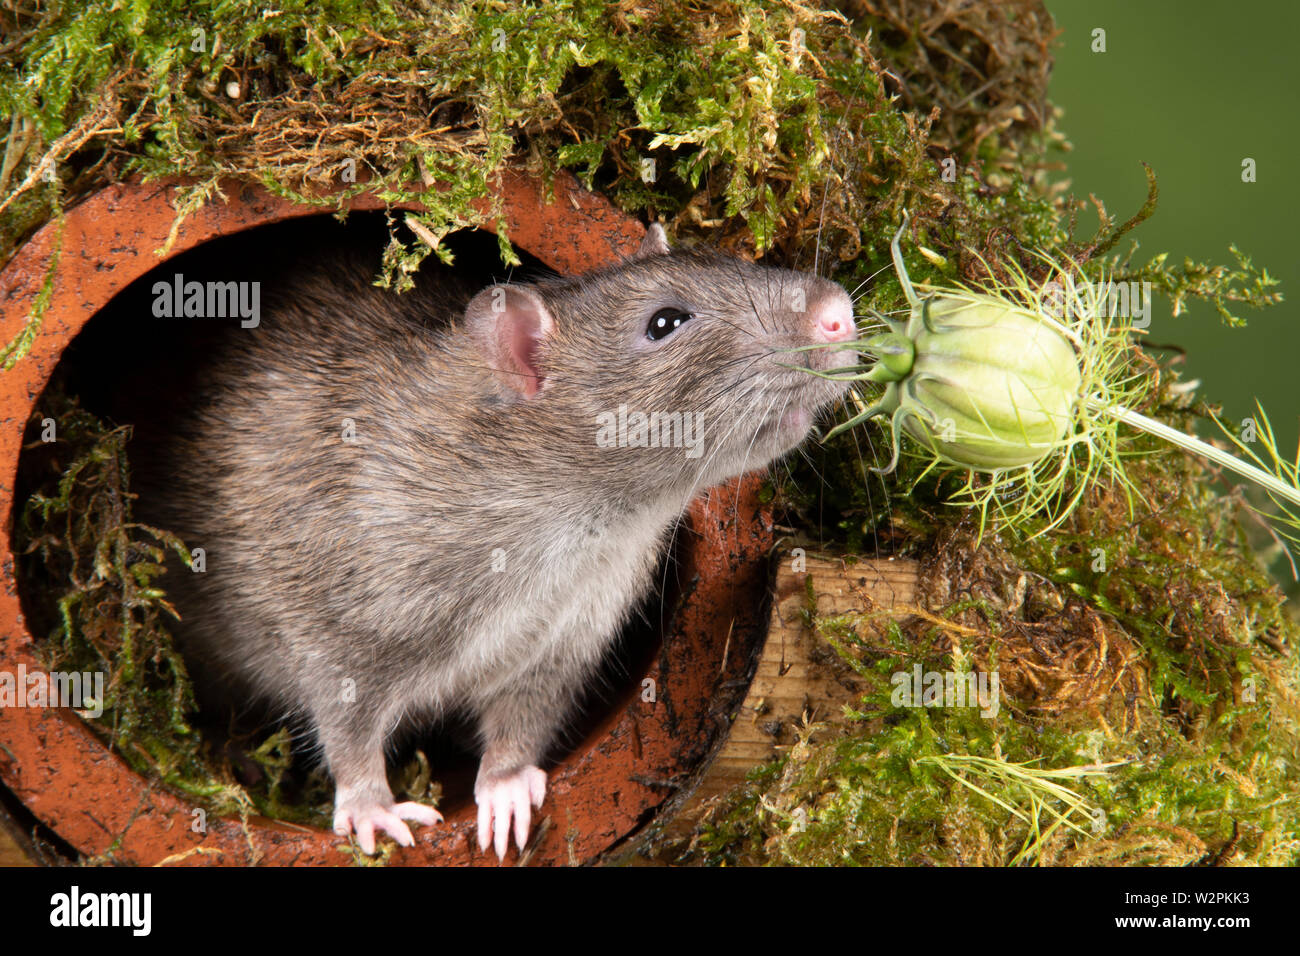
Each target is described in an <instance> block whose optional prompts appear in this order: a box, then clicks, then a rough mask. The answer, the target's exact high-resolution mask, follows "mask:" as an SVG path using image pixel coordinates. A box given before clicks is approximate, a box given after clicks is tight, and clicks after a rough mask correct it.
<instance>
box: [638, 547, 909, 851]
mask: <svg viewBox="0 0 1300 956" xmlns="http://www.w3.org/2000/svg"><path fill="white" fill-rule="evenodd" d="M918 572H919V564H918V563H917V562H916V561H912V560H908V559H889V560H869V561H858V562H856V563H852V564H850V563H848V562H846V561H845V560H844V559H843V558H831V557H824V556H818V555H811V554H809V555H807V556H806V557H804V558H803V559H802V561H801V562H800V561H796V560H795V556H792V555H791V554H790V553H786V554H783V555H782V557H781V561H780V565H779V568H778V570H777V573H776V581H775V586H774V588H775V589H774V594H773V598H772V614H771V619H770V623H769V629H768V635H767V640H766V641H765V643H764V645H763V647H762V649H761V651H760V652H759V656H758V663H757V666H756V669H755V672H754V679H753V681H752V683H751V684H750V687H749V693H748V694H747V695H746V697H745V700H744V703H743V704H742V705H741V707H740V710H739V711H738V712H737V714H736V717H735V720H734V721H733V722H732V725H731V729H730V731H729V732H728V735H727V739H726V740H725V741H724V742H723V744H722V746H721V747H720V748H719V749H718V750H717V752H716V753H715V756H714V757H713V759H712V761H711V762H710V763H709V764H708V766H707V767H706V768H705V769H704V771H703V772H702V773H701V775H700V778H699V784H698V785H697V786H696V788H695V790H694V792H693V793H692V794H691V795H690V796H689V797H688V798H686V799H685V800H684V801H683V802H682V803H681V804H679V806H680V809H679V810H677V811H676V813H675V814H674V815H673V818H672V820H671V821H670V822H669V823H668V824H667V825H666V826H665V827H664V829H663V831H662V834H663V836H664V837H666V838H667V839H668V841H670V842H671V841H672V840H674V839H681V838H685V837H687V836H688V835H689V833H690V831H691V829H692V828H693V827H694V825H695V823H696V821H697V819H698V818H699V815H700V812H701V811H702V810H703V809H704V808H705V804H706V803H707V802H708V801H709V800H711V799H712V798H713V797H716V796H718V795H719V794H722V793H725V792H726V791H728V790H730V789H731V788H732V787H734V786H736V785H737V784H739V783H740V782H741V781H743V780H744V779H745V775H746V774H748V773H749V771H750V770H752V769H753V768H755V767H757V766H759V765H760V764H762V763H764V762H766V761H768V760H771V759H772V758H773V757H776V756H778V755H779V754H781V752H782V751H783V750H785V749H788V748H789V747H790V745H791V744H793V743H794V741H795V740H796V739H797V737H796V728H798V727H801V726H802V724H803V720H804V717H805V715H806V716H807V718H808V720H809V721H810V722H815V721H821V722H824V723H825V724H826V728H825V729H824V730H823V731H821V732H820V733H821V734H822V735H823V736H824V735H825V734H828V733H836V732H839V731H840V730H841V729H842V727H843V724H844V721H843V717H842V713H843V707H844V706H845V705H846V704H847V705H851V706H856V705H857V703H858V701H859V697H860V695H861V693H862V690H863V687H862V681H861V679H860V678H859V677H858V676H857V674H856V673H855V672H854V671H853V670H852V668H850V667H849V666H848V665H847V664H846V663H845V662H844V661H843V660H842V659H841V658H840V656H839V654H838V653H837V652H836V651H835V649H834V648H833V647H832V646H831V645H830V644H829V642H827V641H826V640H825V638H822V637H820V636H818V635H817V634H816V632H815V631H814V630H813V628H812V627H811V624H810V622H811V618H812V615H810V613H809V612H814V613H815V615H816V616H817V617H827V616H834V615H837V614H847V613H854V612H856V613H863V612H867V611H889V610H890V609H893V608H898V609H899V616H900V617H903V616H906V615H907V614H908V610H905V609H909V608H912V607H915V605H916V591H917V576H918ZM813 739H814V740H815V739H817V737H816V736H814V737H813Z"/></svg>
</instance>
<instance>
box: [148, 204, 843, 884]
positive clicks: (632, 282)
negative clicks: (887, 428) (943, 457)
mask: <svg viewBox="0 0 1300 956" xmlns="http://www.w3.org/2000/svg"><path fill="white" fill-rule="evenodd" d="M425 273H429V274H428V275H425ZM420 274H421V277H422V280H421V282H420V283H419V284H417V288H416V289H415V290H412V291H409V292H406V293H403V294H400V295H399V294H396V293H393V292H390V291H386V290H383V289H380V288H377V287H375V286H374V285H373V283H372V281H371V280H372V278H373V267H371V266H368V265H364V264H360V263H358V262H356V261H353V260H350V259H348V258H347V257H346V256H343V255H340V256H338V257H336V258H330V257H326V258H325V259H324V260H322V261H318V262H316V263H315V264H314V265H312V266H310V267H303V268H299V269H296V270H294V271H292V272H291V274H289V275H286V276H284V277H282V278H281V279H280V280H277V281H276V282H274V283H270V284H268V285H269V286H270V287H269V288H266V289H263V292H262V295H263V305H262V309H261V315H260V318H259V321H258V322H257V324H256V326H255V327H246V328H242V329H237V330H232V331H233V333H234V334H232V335H231V336H229V340H228V343H227V344H226V345H225V346H224V347H223V348H222V349H221V350H219V351H217V352H215V353H214V355H213V360H212V361H211V362H209V363H207V365H206V366H205V369H204V371H203V373H202V375H201V377H200V378H199V380H198V381H197V382H196V383H195V385H194V388H193V391H192V393H191V394H190V395H189V396H188V397H187V399H186V400H185V402H184V405H185V407H184V408H183V409H181V410H180V412H179V418H180V421H181V424H180V425H179V426H178V427H177V428H176V429H175V431H174V433H173V434H170V435H169V436H168V438H167V441H166V443H165V446H164V451H163V452H162V453H161V454H160V457H159V458H158V459H157V461H156V462H155V463H154V465H153V468H152V475H151V474H150V469H149V468H148V467H145V468H144V469H142V471H141V474H140V481H139V482H138V490H140V495H139V506H140V509H141V512H142V514H143V516H144V517H145V518H147V520H148V521H149V522H150V523H152V524H156V525H159V526H162V527H165V528H168V529H169V530H171V531H174V532H176V533H177V534H178V535H179V536H180V537H181V539H182V540H183V541H185V543H186V545H187V546H188V547H191V548H202V549H203V572H202V573H193V574H191V573H188V572H182V573H181V574H180V575H179V580H178V581H176V582H175V584H174V585H172V586H169V588H168V592H169V597H170V598H171V599H172V600H173V602H174V604H175V606H176V608H177V610H178V611H179V613H180V617H181V620H180V623H179V624H178V625H177V635H176V636H177V641H178V644H179V646H180V648H181V650H182V652H183V653H184V655H185V657H186V660H187V663H188V666H189V669H190V673H191V674H192V675H193V676H194V680H195V683H196V686H198V687H199V688H200V689H201V690H202V692H203V693H202V694H201V699H202V698H203V696H204V695H209V694H213V693H216V694H220V695H224V696H225V697H226V698H228V699H230V700H240V699H244V700H251V699H257V700H261V701H264V702H266V703H268V704H269V705H271V706H272V707H273V708H274V709H275V710H276V712H278V713H279V714H280V715H282V716H284V717H285V718H291V719H295V720H299V721H302V722H305V723H306V724H307V725H308V726H309V727H310V728H311V730H312V732H313V735H314V737H313V739H314V741H315V744H316V747H317V748H318V751H319V754H320V756H321V757H322V758H323V762H324V764H325V766H326V767H327V769H328V771H329V773H330V774H331V776H332V778H333V781H334V785H335V800H334V816H333V826H334V830H335V832H336V833H338V834H340V835H342V836H350V835H352V834H355V837H356V841H357V844H358V845H359V846H360V848H361V849H362V850H363V851H364V852H365V853H367V854H371V853H373V852H375V845H376V844H375V840H376V834H377V833H386V834H387V835H388V836H389V837H391V838H392V839H394V840H395V841H396V842H397V843H399V844H401V845H403V846H411V845H413V842H414V840H413V837H412V833H411V829H410V827H409V826H408V823H416V824H422V825H432V824H435V823H437V822H439V821H440V820H441V816H440V814H439V813H438V812H437V811H436V810H434V809H433V808H431V807H428V806H425V805H423V804H420V803H416V802H396V801H395V799H394V796H393V794H392V792H391V790H390V788H389V785H388V782H387V777H386V774H385V747H386V743H387V742H388V741H389V740H390V739H391V738H392V736H393V734H394V732H395V731H396V729H397V728H398V727H399V725H402V724H404V723H406V722H408V721H412V720H416V721H418V720H420V719H428V718H435V717H438V716H442V715H447V714H451V713H466V714H469V715H470V716H471V718H472V722H473V724H474V725H475V726H476V728H477V734H478V738H479V744H480V746H481V753H482V756H481V759H480V762H479V769H478V772H477V777H476V780H475V784H474V798H475V801H476V803H477V807H478V843H479V847H480V851H482V852H486V851H487V849H488V847H489V845H491V846H492V848H493V849H494V850H495V852H496V855H497V856H498V858H502V859H503V858H504V856H505V854H506V853H507V850H508V847H509V841H510V836H511V834H512V832H513V836H514V840H515V844H516V845H517V846H518V848H519V849H520V850H522V849H523V847H524V845H525V842H526V840H527V837H528V832H529V828H530V825H531V820H532V812H533V810H534V809H536V808H540V807H541V806H542V805H543V801H544V799H545V794H546V782H547V778H546V774H545V772H544V771H543V770H542V769H541V768H540V764H541V763H542V762H543V758H544V756H545V754H546V753H547V750H548V748H549V747H550V746H551V745H552V744H553V742H554V741H555V739H556V738H557V736H558V735H559V733H560V731H561V730H562V729H563V727H564V725H565V720H566V717H567V716H568V715H569V713H570V710H571V709H572V708H573V706H574V703H575V701H576V700H577V699H578V697H579V695H580V693H581V692H582V691H583V689H584V686H585V682H586V681H587V680H588V679H589V677H590V676H591V675H592V674H593V673H594V672H595V670H596V669H597V667H598V665H599V664H600V663H601V661H602V658H603V656H604V655H605V653H606V651H607V650H608V649H609V648H610V647H611V646H612V645H613V644H614V643H615V641H616V638H617V637H618V635H619V633H620V630H621V629H622V627H623V625H624V624H625V622H626V621H627V620H628V619H629V616H630V615H631V613H632V611H633V610H634V608H635V607H636V606H637V604H638V602H639V601H640V600H642V599H643V597H644V596H645V595H647V594H648V593H650V591H651V589H652V586H653V579H654V572H655V570H656V568H657V567H658V565H659V562H660V559H661V558H662V556H663V554H664V553H665V551H666V549H667V546H668V544H669V541H670V538H671V535H672V532H673V529H674V528H675V526H676V524H677V522H678V521H679V520H680V518H681V517H682V515H683V513H684V511H685V509H686V508H687V506H688V505H689V504H690V502H691V501H692V500H693V499H694V498H696V497H697V496H699V495H700V494H702V493H703V492H704V491H705V490H706V489H708V488H710V487H712V486H715V485H718V484H720V483H722V482H724V481H726V480H728V479H731V478H733V477H735V476H738V475H741V474H744V473H746V472H749V471H754V470H758V469H762V468H765V467H767V466H768V465H770V464H772V463H773V462H774V461H776V460H778V459H779V458H780V457H781V456H783V455H785V454H786V453H788V452H790V451H792V450H793V449H795V448H796V447H797V446H798V445H799V444H800V443H801V442H803V441H804V439H805V438H806V437H807V436H808V435H809V434H810V431H811V430H812V429H813V426H814V424H815V421H816V419H817V418H818V416H819V414H821V413H823V412H825V411H827V410H828V409H829V408H831V406H833V405H835V404H836V403H837V402H839V401H840V400H842V398H843V396H844V394H845V392H846V391H847V389H848V387H849V384H848V381H847V380H846V379H844V378H838V379H837V378H836V377H835V373H836V370H847V369H848V368H849V367H851V366H853V365H855V364H856V360H857V356H856V353H855V352H854V351H853V350H852V348H851V343H852V342H853V340H854V337H855V334H856V332H855V323H854V316H853V305H852V301H851V300H850V298H849V296H848V294H847V293H846V292H845V291H844V289H843V288H842V287H840V286H839V285H838V284H836V283H835V282H832V281H830V280H828V279H823V278H820V277H818V276H815V275H811V274H806V273H801V272H797V271H792V270H788V269H780V268H774V267H768V266H763V265H758V264H755V263H753V262H749V261H747V260H744V259H740V258H737V257H733V256H730V255H727V254H725V253H722V252H719V251H716V250H710V249H705V248H685V247H678V248H670V247H669V244H668V241H667V237H666V235H665V232H664V230H663V227H662V226H660V225H658V224H655V225H652V226H651V227H650V228H649V230H648V231H647V233H646V235H645V238H644V241H643V242H642V244H641V246H640V248H639V250H638V251H637V252H636V253H635V254H634V255H632V256H631V257H629V258H627V259H625V260H623V261H621V262H619V263H617V264H615V265H612V266H608V267H605V268H601V269H597V270H595V271H592V272H587V273H584V274H582V275H579V276H568V277H566V276H557V275H549V276H543V277H540V278H537V279H536V280H534V281H528V282H504V283H495V284H493V285H490V286H488V287H486V288H476V287H475V285H474V284H472V283H470V282H468V281H467V280H466V279H465V278H464V277H463V276H461V275H459V274H458V272H457V270H456V269H455V268H454V267H448V266H443V265H441V264H440V263H439V264H433V265H429V264H426V265H425V266H424V267H422V269H421V270H420ZM837 344H838V345H843V346H845V347H844V348H838V349H836V348H830V349H807V348H806V347H808V346H817V345H837ZM801 349H802V350H801ZM792 366H802V368H799V367H792ZM808 370H813V371H816V372H821V373H824V374H823V375H813V374H808ZM679 421H680V422H681V423H682V425H681V427H679V426H678V422H679ZM656 439H658V440H656ZM169 577H172V575H169Z"/></svg>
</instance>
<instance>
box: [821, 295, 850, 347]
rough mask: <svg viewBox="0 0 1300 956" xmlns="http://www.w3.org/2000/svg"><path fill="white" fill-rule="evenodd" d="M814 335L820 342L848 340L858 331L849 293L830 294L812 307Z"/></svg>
mask: <svg viewBox="0 0 1300 956" xmlns="http://www.w3.org/2000/svg"><path fill="white" fill-rule="evenodd" d="M812 322H813V337H814V338H816V339H817V340H818V341H820V342H847V341H849V340H850V339H852V338H853V337H854V335H855V334H856V333H857V327H856V325H855V324H854V322H853V302H852V300H850V299H849V296H848V293H846V292H844V291H843V290H840V292H839V294H838V295H828V296H826V297H825V298H823V299H820V300H819V301H818V302H817V303H816V304H814V305H813V307H812Z"/></svg>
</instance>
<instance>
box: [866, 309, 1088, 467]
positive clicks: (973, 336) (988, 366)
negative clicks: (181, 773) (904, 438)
mask: <svg viewBox="0 0 1300 956" xmlns="http://www.w3.org/2000/svg"><path fill="white" fill-rule="evenodd" d="M868 346H869V348H870V349H871V351H872V352H873V353H874V354H875V355H876V357H877V360H878V364H877V366H876V369H875V370H874V373H873V377H874V378H875V380H876V381H880V382H888V383H889V386H888V388H887V389H886V392H885V396H884V398H883V400H882V401H881V403H880V405H879V406H877V407H878V409H879V411H880V412H881V413H884V414H890V415H892V416H894V420H895V422H896V424H898V425H901V426H902V428H903V429H904V430H905V431H906V432H907V433H908V434H909V435H911V436H912V437H913V438H915V439H916V440H917V441H919V442H920V443H921V444H922V445H924V446H925V447H927V448H929V449H930V451H932V452H933V453H934V454H935V455H938V456H939V457H941V458H943V459H945V460H947V461H950V462H953V463H955V464H958V465H962V466H964V467H967V468H970V469H973V470H975V471H999V470H1002V469H1005V468H1015V467H1019V466H1023V465H1028V464H1031V463H1032V462H1035V461H1037V460H1039V459H1040V458H1042V457H1043V456H1044V455H1046V454H1048V453H1049V452H1051V451H1052V450H1053V449H1055V448H1059V447H1060V444H1061V441H1062V440H1063V439H1064V438H1065V436H1066V434H1067V433H1068V432H1069V430H1070V427H1071V425H1072V423H1073V421H1074V409H1075V405H1076V403H1077V401H1078V399H1079V388H1080V384H1081V381H1082V377H1081V375H1080V372H1079V362H1078V359H1077V358H1076V356H1075V352H1074V347H1073V346H1072V345H1071V344H1070V342H1069V340H1068V339H1066V338H1065V337H1064V336H1063V335H1061V334H1060V333H1059V332H1058V331H1057V330H1056V329H1054V328H1052V327H1051V326H1050V325H1048V324H1046V323H1045V322H1044V321H1043V320H1042V318H1041V317H1039V316H1037V315H1034V314H1033V313H1031V312H1029V311H1026V310H1023V309H1017V308H1014V307H1013V306H1010V305H1008V304H1006V303H996V302H989V301H983V302H982V301H979V300H977V299H962V298H948V297H941V298H939V297H930V298H927V299H925V300H923V301H921V302H919V303H918V304H917V306H916V307H915V308H914V310H913V315H912V318H911V320H910V321H909V322H908V326H907V328H906V330H905V331H903V332H891V333H885V334H884V335H880V336H877V337H875V338H873V339H872V340H871V341H870V342H869V343H868ZM909 359H910V361H908V360H909Z"/></svg>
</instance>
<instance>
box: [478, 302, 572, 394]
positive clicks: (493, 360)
mask: <svg viewBox="0 0 1300 956" xmlns="http://www.w3.org/2000/svg"><path fill="white" fill-rule="evenodd" d="M465 327H466V330H467V331H468V332H469V333H470V335H471V336H473V338H474V341H475V342H476V343H477V345H478V348H479V351H480V352H481V353H482V354H483V358H484V359H485V360H486V363H487V365H488V367H489V368H491V369H492V371H493V372H494V373H496V376H497V378H498V379H500V381H501V383H502V384H503V385H505V386H506V387H507V388H509V389H511V390H512V391H515V392H518V393H519V394H520V395H522V396H523V397H524V398H532V397H533V396H534V395H536V394H537V393H538V392H539V391H541V388H542V386H543V385H544V384H545V382H546V375H545V374H544V373H543V371H542V369H541V367H540V366H539V365H538V362H537V346H538V345H539V344H540V343H541V341H542V340H543V339H545V338H546V337H547V336H548V335H550V334H551V329H552V328H554V322H553V320H552V319H551V313H550V311H549V310H548V309H547V308H546V304H545V303H544V302H543V301H542V299H541V297H540V296H539V295H537V293H535V292H533V291H531V290H529V289H528V288H526V287H525V286H521V285H494V286H489V287H488V288H486V289H484V290H483V291H482V292H480V293H479V294H478V295H476V296H474V298H472V299H470V302H469V305H468V306H466V307H465Z"/></svg>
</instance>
